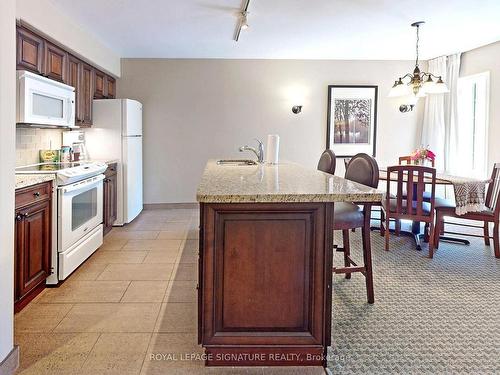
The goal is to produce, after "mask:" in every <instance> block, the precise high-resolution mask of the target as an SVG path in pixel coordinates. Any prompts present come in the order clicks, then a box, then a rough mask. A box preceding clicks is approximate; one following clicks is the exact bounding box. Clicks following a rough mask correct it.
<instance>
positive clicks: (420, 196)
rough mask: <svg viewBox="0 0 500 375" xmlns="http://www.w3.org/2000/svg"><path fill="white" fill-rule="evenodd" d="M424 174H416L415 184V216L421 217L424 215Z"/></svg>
mask: <svg viewBox="0 0 500 375" xmlns="http://www.w3.org/2000/svg"><path fill="white" fill-rule="evenodd" d="M424 174H425V173H424V172H422V173H419V174H418V182H417V189H416V190H417V215H418V216H422V215H423V214H424V212H423V211H424V191H425V183H424Z"/></svg>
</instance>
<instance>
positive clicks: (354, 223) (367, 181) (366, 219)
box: [333, 153, 379, 304]
mask: <svg viewBox="0 0 500 375" xmlns="http://www.w3.org/2000/svg"><path fill="white" fill-rule="evenodd" d="M345 179H347V180H351V181H354V182H358V183H360V184H363V185H367V186H370V187H373V188H376V187H377V186H378V180H379V170H378V164H377V162H376V161H375V159H374V158H372V157H371V156H369V155H367V154H363V153H361V154H357V155H355V156H354V157H353V158H352V159H351V160H350V161H349V164H348V165H347V169H346V172H345ZM361 204H362V205H363V208H360V207H359V206H358V205H357V204H356V203H355V202H353V203H349V202H340V203H335V205H334V214H333V230H341V231H342V240H343V247H341V248H340V247H337V248H336V251H338V252H343V253H344V267H334V268H333V272H334V273H336V274H338V273H343V274H345V275H346V276H345V277H346V279H350V278H351V273H353V272H361V273H362V274H363V275H364V276H365V279H366V294H367V300H368V303H370V304H371V303H374V302H375V296H374V292H373V273H372V253H371V240H370V215H371V206H372V204H371V203H361ZM355 228H361V238H362V245H363V261H364V265H362V266H358V265H357V264H356V263H355V262H354V261H353V260H352V258H351V248H350V243H349V230H350V229H351V230H352V229H355Z"/></svg>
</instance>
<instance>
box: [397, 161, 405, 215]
mask: <svg viewBox="0 0 500 375" xmlns="http://www.w3.org/2000/svg"><path fill="white" fill-rule="evenodd" d="M403 179H404V176H403V172H402V171H398V192H397V195H396V197H397V202H396V212H397V213H398V214H399V213H401V212H403V211H402V210H403Z"/></svg>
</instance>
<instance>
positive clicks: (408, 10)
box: [52, 0, 500, 60]
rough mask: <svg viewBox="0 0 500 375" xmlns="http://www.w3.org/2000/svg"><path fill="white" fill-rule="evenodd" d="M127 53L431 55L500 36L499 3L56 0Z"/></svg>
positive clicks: (447, 0) (327, 56) (444, 0)
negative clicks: (244, 24) (244, 15)
mask: <svg viewBox="0 0 500 375" xmlns="http://www.w3.org/2000/svg"><path fill="white" fill-rule="evenodd" d="M52 2H53V3H54V4H56V5H57V6H58V7H59V8H60V9H61V10H62V11H63V12H64V13H66V14H68V15H69V16H71V17H73V18H74V19H76V21H77V22H79V23H80V24H81V26H82V27H83V28H84V29H86V30H88V31H89V32H92V33H94V34H95V35H96V36H97V37H98V38H99V39H101V40H102V41H103V43H104V44H106V45H108V46H109V47H111V48H112V49H114V50H115V51H116V52H118V53H119V54H120V56H122V57H156V58H160V57H168V58H280V59H281V58H283V59H371V60H374V59H413V58H414V55H415V34H414V32H415V30H414V29H413V28H411V27H410V23H412V22H414V21H420V20H424V21H426V24H425V25H424V26H423V28H422V29H421V55H422V57H423V58H424V59H427V58H431V57H435V56H439V55H443V54H450V53H454V52H458V51H467V50H469V49H472V48H475V47H479V46H481V45H485V44H488V43H492V42H495V41H498V40H500V21H499V19H500V0H441V1H438V0H420V1H418V0H415V1H409V0H251V2H250V7H249V12H250V14H249V17H248V21H249V24H250V28H249V29H248V30H246V31H243V32H242V35H241V37H240V41H239V42H238V43H236V42H234V41H233V40H232V39H233V33H234V29H235V26H236V22H237V21H236V20H237V18H236V13H237V11H238V9H239V8H240V7H241V5H242V0H52Z"/></svg>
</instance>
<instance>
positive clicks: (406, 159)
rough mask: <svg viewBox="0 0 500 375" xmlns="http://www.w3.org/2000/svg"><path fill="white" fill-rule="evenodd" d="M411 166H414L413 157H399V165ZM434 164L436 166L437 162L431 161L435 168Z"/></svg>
mask: <svg viewBox="0 0 500 375" xmlns="http://www.w3.org/2000/svg"><path fill="white" fill-rule="evenodd" d="M410 164H412V160H411V155H407V156H400V157H399V165H410ZM434 164H435V161H434V160H431V166H432V168H434Z"/></svg>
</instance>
